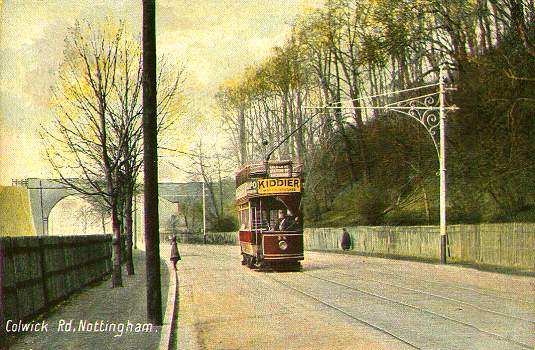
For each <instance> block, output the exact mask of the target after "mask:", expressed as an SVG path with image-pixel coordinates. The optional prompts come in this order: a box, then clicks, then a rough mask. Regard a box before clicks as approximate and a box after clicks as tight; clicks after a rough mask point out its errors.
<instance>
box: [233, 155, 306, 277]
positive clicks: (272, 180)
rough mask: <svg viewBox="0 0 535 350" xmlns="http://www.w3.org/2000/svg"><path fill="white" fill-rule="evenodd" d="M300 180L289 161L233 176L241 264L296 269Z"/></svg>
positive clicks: (298, 171) (300, 252)
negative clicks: (234, 180) (234, 177)
mask: <svg viewBox="0 0 535 350" xmlns="http://www.w3.org/2000/svg"><path fill="white" fill-rule="evenodd" d="M302 185H303V178H302V171H301V166H300V165H297V166H295V167H294V165H293V164H292V161H269V162H263V163H261V164H255V165H249V166H246V167H244V168H242V169H241V170H240V171H239V172H238V173H237V174H236V201H237V206H238V218H239V225H240V230H239V240H240V247H241V254H242V257H243V258H242V264H243V265H247V266H248V267H250V268H254V267H259V268H261V267H273V268H299V267H300V265H301V264H300V261H301V260H303V259H304V254H303V216H302V213H301V211H300V203H301V192H302Z"/></svg>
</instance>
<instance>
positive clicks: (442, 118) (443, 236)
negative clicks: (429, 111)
mask: <svg viewBox="0 0 535 350" xmlns="http://www.w3.org/2000/svg"><path fill="white" fill-rule="evenodd" d="M444 79H445V75H444V66H440V75H439V94H440V111H439V123H440V125H439V128H440V152H439V156H440V159H439V163H440V164H439V167H440V170H439V171H440V262H441V263H442V264H446V251H447V244H448V232H447V223H446V111H445V105H446V103H445V94H446V91H445V88H444Z"/></svg>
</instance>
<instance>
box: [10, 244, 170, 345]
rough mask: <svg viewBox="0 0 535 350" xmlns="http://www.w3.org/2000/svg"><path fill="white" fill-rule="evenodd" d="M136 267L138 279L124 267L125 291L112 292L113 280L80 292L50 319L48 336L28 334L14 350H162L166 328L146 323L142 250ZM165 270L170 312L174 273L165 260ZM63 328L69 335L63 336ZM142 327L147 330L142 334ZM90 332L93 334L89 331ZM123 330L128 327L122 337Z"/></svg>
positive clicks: (164, 293)
mask: <svg viewBox="0 0 535 350" xmlns="http://www.w3.org/2000/svg"><path fill="white" fill-rule="evenodd" d="M168 255H169V253H168V252H167V249H166V248H164V247H163V248H162V259H168V257H169V256H168ZM134 264H135V265H134V266H135V272H136V274H135V275H133V276H128V275H127V274H126V269H125V268H124V267H123V285H124V287H122V288H111V279H107V280H105V281H103V282H102V283H100V284H98V285H97V286H94V287H91V288H89V289H86V290H84V291H82V292H80V293H77V294H76V295H74V296H72V297H71V298H70V299H68V300H67V301H65V302H64V303H62V304H60V305H58V306H57V307H56V308H55V309H54V310H52V312H51V313H50V314H49V315H47V316H46V318H45V319H44V321H45V323H48V331H47V332H35V333H27V334H25V335H22V336H20V337H19V338H18V339H17V341H16V342H15V343H14V344H13V345H12V346H11V347H10V348H9V349H10V350H51V349H54V350H61V349H75V350H95V349H99V350H105V349H110V350H111V349H121V350H123V349H143V350H150V349H158V344H159V341H160V335H161V334H160V333H161V327H152V329H150V328H151V327H150V325H147V324H146V323H147V319H146V290H145V282H146V281H145V259H144V253H143V252H142V251H139V250H137V251H136V253H135V257H134ZM161 271H162V299H163V300H162V302H163V310H165V306H166V305H165V303H166V301H167V300H166V299H167V288H168V285H169V283H168V281H169V273H168V269H167V267H166V265H165V262H164V261H163V260H162V261H161ZM70 320H72V321H73V322H72V329H71V331H70V332H69V331H67V329H68V322H69V321H70ZM63 323H64V324H65V325H64V327H63V331H58V328H59V327H60V326H61V325H62V324H63ZM138 324H140V325H141V324H145V326H144V328H143V327H140V328H139V329H136V327H137V326H138ZM114 325H115V329H114V328H113V327H114ZM121 325H124V326H121ZM130 325H132V326H130ZM84 327H85V331H84ZM90 327H92V328H93V329H91V330H89V329H90ZM121 327H124V329H123V331H122V332H121V330H120V328H121ZM121 333H122V335H121Z"/></svg>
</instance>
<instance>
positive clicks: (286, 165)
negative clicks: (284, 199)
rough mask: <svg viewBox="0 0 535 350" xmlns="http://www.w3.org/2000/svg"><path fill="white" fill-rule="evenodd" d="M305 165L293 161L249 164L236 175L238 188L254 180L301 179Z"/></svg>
mask: <svg viewBox="0 0 535 350" xmlns="http://www.w3.org/2000/svg"><path fill="white" fill-rule="evenodd" d="M302 171H303V164H301V163H297V164H294V163H293V162H292V161H291V160H280V161H269V162H262V163H257V164H249V165H246V166H244V167H243V168H241V169H240V170H239V171H238V172H237V173H236V187H237V186H239V185H241V184H243V183H245V182H247V181H248V180H249V179H252V178H263V177H268V178H281V177H299V178H300V177H301V175H302Z"/></svg>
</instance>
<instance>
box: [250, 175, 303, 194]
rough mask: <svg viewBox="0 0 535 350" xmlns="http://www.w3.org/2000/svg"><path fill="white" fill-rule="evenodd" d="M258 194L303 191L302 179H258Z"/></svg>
mask: <svg viewBox="0 0 535 350" xmlns="http://www.w3.org/2000/svg"><path fill="white" fill-rule="evenodd" d="M257 181H258V184H257V189H258V194H267V193H288V192H301V179H299V178H283V179H258V180H257Z"/></svg>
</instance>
